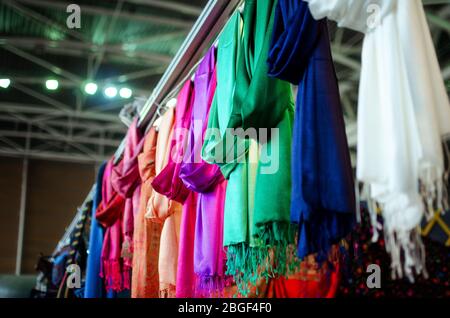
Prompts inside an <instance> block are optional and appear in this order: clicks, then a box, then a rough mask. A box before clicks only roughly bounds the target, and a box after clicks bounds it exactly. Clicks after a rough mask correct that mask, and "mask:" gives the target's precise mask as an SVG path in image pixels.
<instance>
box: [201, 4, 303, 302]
mask: <svg viewBox="0 0 450 318" xmlns="http://www.w3.org/2000/svg"><path fill="white" fill-rule="evenodd" d="M274 8H275V1H269V0H263V1H246V3H245V9H244V14H243V23H244V24H243V28H242V27H241V19H240V18H239V15H238V14H236V15H235V16H233V18H232V19H231V20H230V22H229V23H228V25H227V26H226V28H225V29H224V31H223V33H222V35H221V37H220V39H219V47H218V66H217V76H218V84H217V92H216V97H215V102H214V103H213V106H212V109H211V116H210V120H209V123H208V128H216V129H218V130H219V131H220V132H221V136H219V138H218V137H217V136H215V135H213V134H209V135H208V136H206V137H205V144H204V146H203V157H204V159H205V161H207V162H210V163H217V164H218V165H220V167H221V169H222V172H223V174H224V176H225V177H227V178H228V186H227V194H226V200H225V222H224V223H225V225H224V245H225V246H227V271H228V273H229V274H230V275H233V277H234V279H235V281H236V283H237V284H238V287H239V289H240V291H241V292H242V293H243V294H244V295H245V294H247V293H248V289H247V287H248V286H247V285H248V283H252V284H253V285H254V284H256V281H257V279H258V277H259V276H263V277H269V276H275V275H284V274H285V273H286V270H287V269H292V266H293V265H294V263H296V262H294V259H293V255H292V254H293V253H292V249H291V248H290V243H293V242H294V235H295V229H293V228H292V226H291V224H290V219H289V210H290V187H291V186H290V184H291V181H290V154H291V151H290V144H291V131H292V127H291V123H292V119H293V102H292V94H291V88H290V85H289V84H288V83H286V82H283V81H280V80H278V79H273V78H269V77H268V76H267V70H268V69H267V63H266V59H267V54H268V49H269V44H270V35H271V33H272V26H273V16H274V14H273V13H274ZM241 30H242V32H241ZM233 59H236V60H233ZM234 63H236V67H235V69H233V64H234ZM230 65H231V66H230ZM234 79H235V81H234ZM230 96H232V97H230ZM238 127H241V128H244V129H247V128H267V129H269V130H270V129H271V128H277V129H272V130H271V131H270V132H268V133H267V134H266V135H267V137H268V140H267V141H266V142H265V141H264V140H263V141H262V139H261V137H262V136H261V135H260V132H258V134H257V136H256V139H258V141H260V143H258V142H257V141H256V140H255V136H251V137H250V138H242V137H241V136H239V135H238V134H231V133H229V131H227V130H226V129H227V128H238ZM224 131H225V133H223V132H224ZM230 138H231V139H232V141H233V142H231V143H230V140H229V139H230ZM229 144H232V147H229V146H228V145H229ZM236 149H237V150H236ZM242 149H243V150H244V151H242ZM217 153H222V154H224V158H217ZM230 153H231V154H232V155H234V156H233V157H232V160H230V156H229V155H230ZM270 155H272V156H273V157H274V158H271V157H270ZM242 157H244V159H245V160H241V159H242ZM217 159H219V160H217ZM270 168H273V169H270ZM271 170H272V171H271Z"/></svg>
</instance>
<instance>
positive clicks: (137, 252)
mask: <svg viewBox="0 0 450 318" xmlns="http://www.w3.org/2000/svg"><path fill="white" fill-rule="evenodd" d="M156 139H157V132H156V129H155V128H154V127H153V128H151V129H150V131H149V133H148V134H147V136H146V137H145V141H144V146H143V151H142V153H141V154H139V156H138V163H139V173H140V176H141V181H142V185H141V193H140V203H139V211H138V214H137V215H136V218H135V220H134V234H133V268H132V276H131V278H132V282H131V297H133V298H158V297H159V274H158V257H159V244H160V236H161V229H162V225H161V224H160V223H156V222H152V221H151V220H149V219H146V218H145V213H146V207H147V202H148V199H149V198H150V196H151V195H152V191H153V189H152V186H151V182H152V180H153V178H154V176H155V151H156Z"/></svg>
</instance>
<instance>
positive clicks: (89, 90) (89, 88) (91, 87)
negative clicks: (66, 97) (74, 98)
mask: <svg viewBox="0 0 450 318" xmlns="http://www.w3.org/2000/svg"><path fill="white" fill-rule="evenodd" d="M97 89H98V86H97V84H95V83H93V82H89V83H86V85H84V92H85V93H86V94H88V95H94V94H95V93H97Z"/></svg>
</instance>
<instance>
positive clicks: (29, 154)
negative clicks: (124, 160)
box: [0, 148, 109, 163]
mask: <svg viewBox="0 0 450 318" xmlns="http://www.w3.org/2000/svg"><path fill="white" fill-rule="evenodd" d="M0 155H1V156H6V157H14V158H25V157H26V158H31V159H43V160H54V161H64V162H77V163H99V162H103V161H106V160H108V159H109V156H102V155H94V154H93V155H90V156H86V155H83V154H79V153H70V152H65V153H62V152H53V151H35V150H28V151H26V150H14V149H8V148H0Z"/></svg>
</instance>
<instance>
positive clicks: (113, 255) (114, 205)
mask: <svg viewBox="0 0 450 318" xmlns="http://www.w3.org/2000/svg"><path fill="white" fill-rule="evenodd" d="M113 167H114V164H113V159H110V160H109V161H108V164H107V165H106V167H105V173H104V175H103V185H102V202H101V203H100V205H99V206H98V208H97V211H96V213H95V217H96V219H97V221H98V222H99V223H100V224H101V225H102V226H103V227H105V228H106V231H105V236H104V239H103V246H102V257H101V260H102V261H101V265H100V267H101V268H100V276H101V277H102V278H103V279H104V280H105V287H106V290H107V291H108V292H109V291H122V290H123V289H124V286H125V285H126V283H124V271H123V269H124V268H123V263H122V259H121V257H120V254H121V247H122V241H123V236H122V219H123V211H124V208H125V199H124V198H123V197H122V196H121V195H119V194H118V193H117V192H116V191H115V190H114V188H113V186H112V183H111V174H112V170H113Z"/></svg>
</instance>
